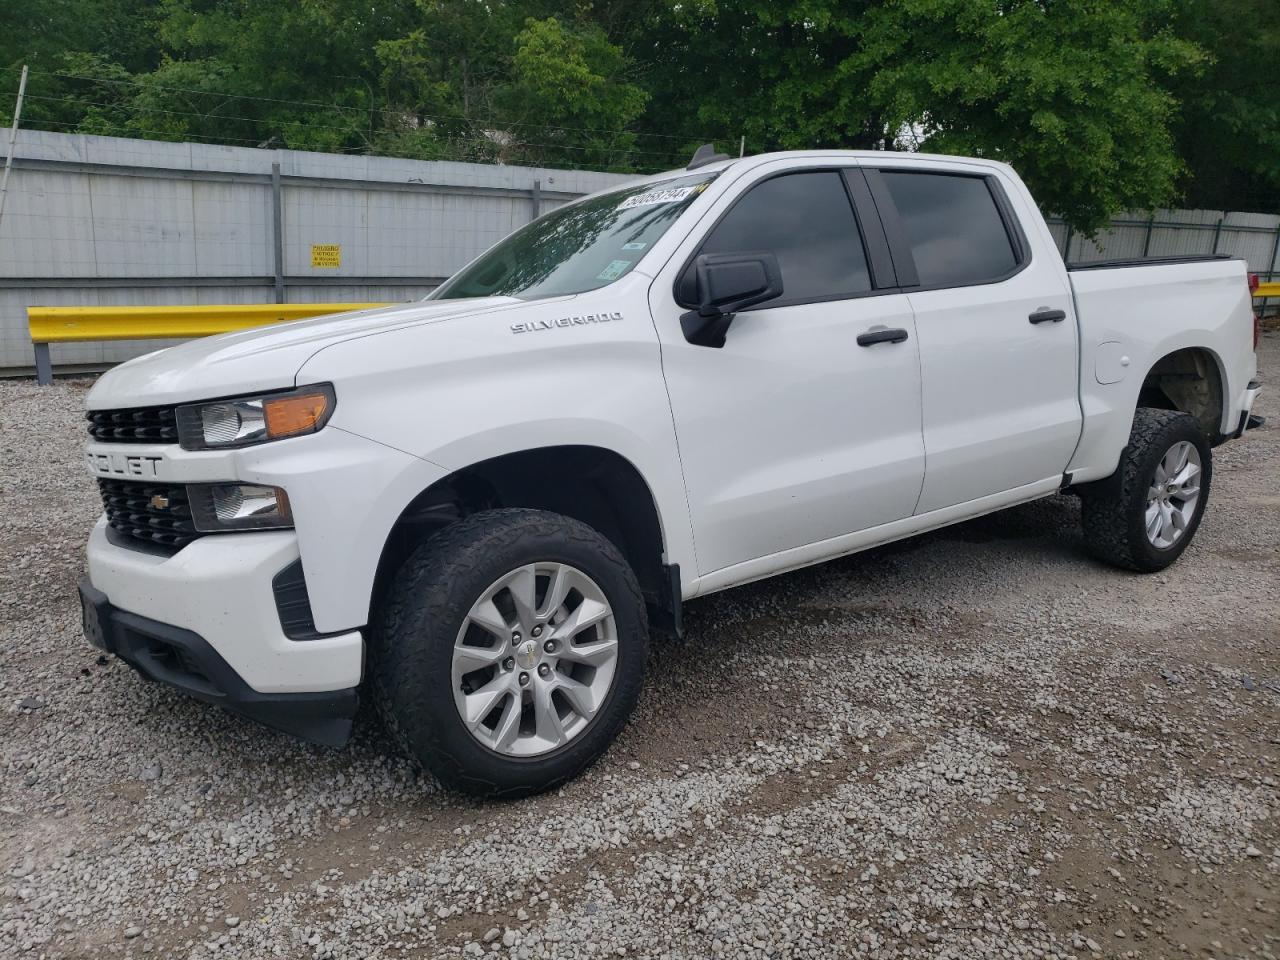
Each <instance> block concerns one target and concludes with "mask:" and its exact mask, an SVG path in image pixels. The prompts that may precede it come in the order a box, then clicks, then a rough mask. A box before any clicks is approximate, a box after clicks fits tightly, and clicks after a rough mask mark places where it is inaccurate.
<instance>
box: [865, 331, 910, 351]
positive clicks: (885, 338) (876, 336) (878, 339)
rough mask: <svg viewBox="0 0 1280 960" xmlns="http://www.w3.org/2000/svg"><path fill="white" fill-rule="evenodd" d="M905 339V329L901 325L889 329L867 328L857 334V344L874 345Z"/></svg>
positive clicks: (899, 341)
mask: <svg viewBox="0 0 1280 960" xmlns="http://www.w3.org/2000/svg"><path fill="white" fill-rule="evenodd" d="M906 339H907V331H905V330H903V329H902V328H901V327H894V328H892V329H890V330H869V331H868V332H866V333H860V334H858V346H860V347H874V346H875V345H876V344H877V343H902V341H903V340H906Z"/></svg>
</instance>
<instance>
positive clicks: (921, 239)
mask: <svg viewBox="0 0 1280 960" xmlns="http://www.w3.org/2000/svg"><path fill="white" fill-rule="evenodd" d="M881 174H882V176H883V177H884V182H885V185H886V186H887V187H888V188H889V195H890V196H891V197H892V198H893V204H894V206H895V207H897V208H898V216H899V217H900V218H901V220H902V228H903V231H904V232H905V233H906V235H907V243H908V244H909V245H910V246H911V253H912V256H913V257H914V258H915V262H916V273H917V274H918V275H919V279H920V285H921V286H923V287H946V286H962V285H967V284H974V283H991V282H992V281H995V280H1000V279H1003V278H1004V277H1007V276H1008V275H1009V274H1011V273H1012V272H1013V270H1014V268H1015V267H1016V266H1017V258H1016V257H1015V256H1014V252H1013V244H1012V243H1011V242H1010V240H1009V232H1008V230H1007V229H1005V225H1004V219H1003V218H1002V217H1001V216H1000V210H999V208H998V207H997V206H996V200H995V197H993V196H992V195H991V188H990V187H988V186H987V181H986V180H985V179H983V178H982V177H966V176H955V175H952V174H941V173H900V172H895V171H892V170H884V171H881Z"/></svg>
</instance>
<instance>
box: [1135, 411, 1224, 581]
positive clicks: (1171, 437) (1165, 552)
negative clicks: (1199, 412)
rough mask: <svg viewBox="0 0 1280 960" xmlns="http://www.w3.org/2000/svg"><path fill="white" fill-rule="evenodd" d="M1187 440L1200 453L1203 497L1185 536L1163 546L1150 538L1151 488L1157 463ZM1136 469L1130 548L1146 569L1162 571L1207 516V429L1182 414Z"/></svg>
mask: <svg viewBox="0 0 1280 960" xmlns="http://www.w3.org/2000/svg"><path fill="white" fill-rule="evenodd" d="M1183 440H1186V441H1187V442H1189V443H1191V444H1193V445H1194V446H1195V448H1196V451H1197V452H1198V453H1199V454H1200V464H1201V474H1200V497H1199V499H1198V500H1197V501H1196V509H1195V513H1194V514H1193V515H1192V517H1191V522H1190V523H1189V524H1187V529H1186V530H1185V531H1184V532H1183V534H1182V536H1180V537H1179V538H1178V539H1177V540H1176V541H1175V542H1174V543H1173V544H1171V545H1170V546H1168V547H1165V548H1160V547H1157V546H1156V545H1155V544H1153V543H1152V542H1151V540H1150V539H1149V538H1148V537H1147V523H1146V512H1147V491H1148V490H1149V489H1150V487H1151V481H1152V480H1153V479H1154V477H1155V471H1156V466H1157V465H1158V464H1159V463H1160V461H1161V460H1163V459H1164V456H1165V454H1167V453H1168V452H1169V450H1170V448H1171V447H1173V445H1174V444H1176V443H1180V442H1182V441H1183ZM1136 468H1137V469H1136V470H1135V476H1136V479H1137V482H1136V483H1134V484H1133V487H1132V489H1131V490H1130V493H1129V496H1130V502H1129V503H1128V505H1127V507H1126V513H1127V514H1128V515H1129V531H1128V534H1129V543H1130V548H1131V550H1132V552H1133V555H1134V557H1135V559H1137V560H1139V562H1140V563H1141V564H1142V566H1143V567H1144V568H1145V569H1147V570H1152V571H1154V570H1162V569H1164V568H1165V567H1167V566H1169V565H1170V564H1171V563H1173V562H1174V561H1175V560H1177V559H1178V557H1180V556H1182V553H1183V551H1184V550H1186V549H1187V547H1189V546H1190V545H1191V541H1192V539H1193V538H1194V537H1195V534H1196V530H1198V529H1199V527H1200V520H1201V518H1203V517H1204V511H1205V508H1206V507H1207V506H1208V503H1209V492H1210V487H1211V485H1212V481H1213V451H1212V448H1211V447H1210V446H1209V441H1208V440H1207V438H1206V437H1205V435H1204V431H1202V430H1201V429H1200V428H1199V427H1198V426H1197V425H1196V423H1195V421H1194V420H1192V419H1191V418H1190V417H1185V418H1183V417H1180V418H1178V419H1176V420H1173V421H1171V422H1170V423H1169V424H1168V425H1167V426H1165V427H1164V428H1163V429H1162V430H1160V431H1159V433H1158V434H1157V435H1156V437H1154V438H1153V441H1152V442H1151V443H1150V444H1148V445H1147V448H1146V449H1145V450H1143V451H1142V452H1141V453H1140V454H1139V456H1138V457H1137V463H1136Z"/></svg>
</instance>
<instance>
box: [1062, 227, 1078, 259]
mask: <svg viewBox="0 0 1280 960" xmlns="http://www.w3.org/2000/svg"><path fill="white" fill-rule="evenodd" d="M1074 232H1075V231H1074V230H1072V229H1071V224H1069V223H1068V224H1067V242H1066V243H1064V244H1063V245H1062V262H1063V263H1068V262H1070V260H1071V235H1072V233H1074Z"/></svg>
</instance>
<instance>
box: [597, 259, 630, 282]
mask: <svg viewBox="0 0 1280 960" xmlns="http://www.w3.org/2000/svg"><path fill="white" fill-rule="evenodd" d="M629 266H631V261H630V260H610V261H609V265H608V266H607V267H605V268H604V269H603V270H601V271H600V272H599V273H597V274H596V279H597V280H617V279H618V278H619V277H620V276H622V275H623V274H624V273H626V272H627V267H629Z"/></svg>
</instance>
